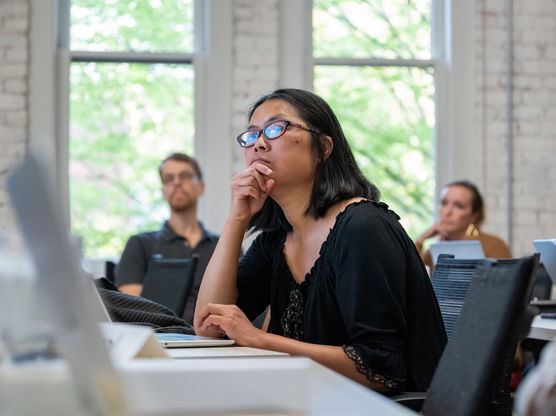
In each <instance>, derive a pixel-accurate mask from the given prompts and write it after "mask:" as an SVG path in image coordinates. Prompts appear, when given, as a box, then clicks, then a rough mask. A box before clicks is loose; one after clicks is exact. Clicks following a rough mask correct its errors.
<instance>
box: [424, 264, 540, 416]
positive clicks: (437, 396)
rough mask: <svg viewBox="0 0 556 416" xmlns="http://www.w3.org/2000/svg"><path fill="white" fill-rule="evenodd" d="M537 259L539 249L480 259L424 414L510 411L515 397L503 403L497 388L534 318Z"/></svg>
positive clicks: (468, 415)
mask: <svg viewBox="0 0 556 416" xmlns="http://www.w3.org/2000/svg"><path fill="white" fill-rule="evenodd" d="M448 260H449V259H448ZM450 261H456V260H453V259H452V260H450ZM461 261H462V260H457V261H456V262H461ZM538 262H539V256H538V254H534V255H532V256H529V257H524V258H520V259H510V260H481V261H480V264H479V265H478V267H476V268H475V273H474V275H473V277H472V278H471V280H470V283H469V285H468V290H467V295H466V296H465V302H464V304H463V308H462V309H461V312H460V315H459V318H458V319H457V321H456V322H455V324H454V327H453V330H452V331H451V336H450V339H449V342H448V344H447V345H446V349H445V350H444V353H443V355H442V357H441V359H440V362H439V364H438V367H437V369H436V372H435V374H434V377H433V380H432V383H431V386H430V388H429V391H428V392H427V398H426V400H425V403H424V406H423V413H424V414H425V415H428V416H437V415H452V416H464V415H465V416H481V415H497V414H511V399H509V400H510V401H509V403H499V402H497V401H499V400H500V399H499V395H498V396H497V395H494V397H493V391H495V392H496V391H497V386H499V385H500V383H501V379H502V374H503V370H504V364H505V363H507V361H508V357H511V358H513V351H514V349H515V344H516V343H517V341H518V340H519V339H520V338H523V337H525V336H526V334H527V330H528V328H529V326H530V324H531V320H532V317H533V316H532V314H531V313H530V311H529V309H528V308H529V297H530V295H531V289H532V285H533V279H534V276H535V274H536V268H537V266H538ZM508 393H509V392H508ZM508 398H509V395H508ZM506 412H509V413H506Z"/></svg>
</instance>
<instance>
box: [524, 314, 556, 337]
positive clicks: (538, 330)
mask: <svg viewBox="0 0 556 416" xmlns="http://www.w3.org/2000/svg"><path fill="white" fill-rule="evenodd" d="M527 337H528V338H534V339H541V340H544V341H552V340H553V339H556V319H546V318H541V316H540V315H537V316H535V317H534V318H533V322H532V323H531V329H530V330H529V335H527Z"/></svg>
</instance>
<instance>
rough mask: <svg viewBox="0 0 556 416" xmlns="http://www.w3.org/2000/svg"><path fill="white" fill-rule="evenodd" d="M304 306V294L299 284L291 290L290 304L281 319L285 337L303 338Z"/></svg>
mask: <svg viewBox="0 0 556 416" xmlns="http://www.w3.org/2000/svg"><path fill="white" fill-rule="evenodd" d="M303 306H304V305H303V295H302V293H301V288H300V287H299V285H297V286H296V287H294V288H293V289H292V290H291V292H290V300H289V303H288V306H287V307H286V309H285V310H284V313H283V314H282V318H281V319H280V325H282V331H283V333H284V336H285V337H288V338H292V339H296V340H298V341H300V340H302V339H303Z"/></svg>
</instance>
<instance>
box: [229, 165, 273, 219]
mask: <svg viewBox="0 0 556 416" xmlns="http://www.w3.org/2000/svg"><path fill="white" fill-rule="evenodd" d="M271 174H272V169H270V168H269V167H268V166H266V165H263V164H262V163H259V162H255V163H253V164H252V165H251V166H249V167H248V168H247V169H245V170H244V171H243V172H240V173H238V174H237V175H235V176H234V177H233V179H232V208H231V211H230V213H231V215H232V217H233V218H236V219H239V220H247V221H248V220H249V219H250V218H251V217H252V216H253V215H254V214H256V213H257V212H259V211H260V210H261V208H262V207H263V205H264V202H265V201H266V198H267V197H268V196H269V195H270V191H271V190H272V188H273V187H274V183H275V181H274V179H271V178H269V175H271Z"/></svg>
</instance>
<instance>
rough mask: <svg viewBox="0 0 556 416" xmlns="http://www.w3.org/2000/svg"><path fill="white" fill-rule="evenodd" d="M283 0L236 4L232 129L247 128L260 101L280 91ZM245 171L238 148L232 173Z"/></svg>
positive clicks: (237, 1)
mask: <svg viewBox="0 0 556 416" xmlns="http://www.w3.org/2000/svg"><path fill="white" fill-rule="evenodd" d="M278 13H279V0H258V1H252V0H234V1H233V32H234V33H233V36H234V41H233V53H232V56H233V58H232V59H233V75H232V80H233V81H232V82H233V86H232V103H231V106H232V130H233V131H234V133H233V134H234V135H236V134H238V133H241V132H242V131H243V130H245V126H247V112H248V110H249V107H250V106H251V105H252V104H253V103H254V102H255V101H257V99H258V98H259V97H260V96H261V95H263V94H266V93H269V92H271V91H273V90H274V89H276V88H277V85H278V69H277V68H278V54H279V49H280V48H279V39H278V29H279V15H278ZM242 169H244V164H243V153H242V151H241V148H240V147H239V145H238V146H235V152H234V155H233V162H232V170H233V172H232V174H235V173H237V172H239V171H240V170H242Z"/></svg>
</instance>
